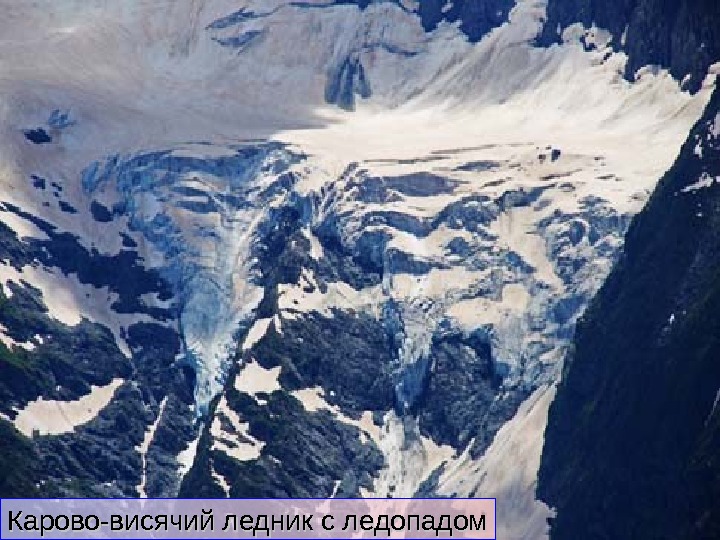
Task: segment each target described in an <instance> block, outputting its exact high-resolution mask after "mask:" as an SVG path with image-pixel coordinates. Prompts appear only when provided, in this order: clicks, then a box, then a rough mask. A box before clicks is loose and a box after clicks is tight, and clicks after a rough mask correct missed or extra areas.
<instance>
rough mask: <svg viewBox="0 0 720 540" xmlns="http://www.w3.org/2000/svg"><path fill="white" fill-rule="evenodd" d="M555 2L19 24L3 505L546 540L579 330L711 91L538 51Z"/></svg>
mask: <svg viewBox="0 0 720 540" xmlns="http://www.w3.org/2000/svg"><path fill="white" fill-rule="evenodd" d="M552 1H553V2H556V1H563V0H552ZM553 5H554V4H553V3H551V4H550V6H548V7H547V9H546V5H545V3H544V2H537V1H534V0H520V1H518V2H506V1H504V0H490V1H483V2H480V1H456V2H452V3H445V2H442V3H440V2H433V1H431V2H423V3H422V4H420V5H418V4H417V3H415V2H408V1H378V2H367V1H362V2H350V1H347V2H346V1H340V2H324V1H319V0H314V1H308V2H290V1H286V0H272V1H268V0H257V1H255V0H203V1H198V2H175V3H169V4H168V3H158V2H156V1H155V0H134V1H133V2H127V3H126V2H122V3H77V2H69V3H62V2H60V3H54V2H53V3H45V4H32V3H17V2H16V3H12V5H11V6H9V7H8V9H7V17H5V18H4V19H3V21H1V22H0V25H2V26H0V29H1V30H2V34H3V36H4V38H5V42H4V47H3V50H2V51H0V69H1V70H2V73H3V77H2V78H0V96H1V99H2V101H1V103H0V105H1V106H0V115H1V119H2V122H0V167H1V169H0V173H1V174H0V202H2V207H0V221H2V223H3V224H4V227H2V228H0V248H2V251H0V259H1V261H2V264H1V265H0V284H1V285H2V292H3V294H4V297H3V298H4V299H3V301H2V302H1V303H0V308H1V310H0V323H2V325H3V326H2V327H0V338H1V339H2V342H3V343H4V344H5V345H6V348H7V351H5V350H3V351H2V352H3V354H2V355H1V356H0V360H2V362H3V363H2V364H0V366H2V369H3V372H4V373H9V374H11V375H12V376H8V377H5V378H2V379H0V415H2V416H1V417H0V422H2V423H3V434H2V436H3V437H4V438H5V439H6V440H8V441H9V443H8V444H9V445H11V447H12V448H16V449H17V451H16V452H15V454H14V455H18V454H20V453H22V454H23V455H26V456H27V458H26V461H24V462H23V463H19V465H22V466H23V467H25V469H26V470H28V471H29V472H28V475H27V478H16V479H14V480H12V482H11V484H12V485H8V486H7V487H6V488H4V489H7V490H8V492H10V493H16V494H33V495H34V494H37V493H40V494H43V495H54V494H60V495H63V496H67V495H75V496H87V495H92V496H110V495H112V496H128V497H131V496H141V497H144V496H149V497H163V496H176V495H178V494H181V495H188V496H200V495H206V496H228V495H230V496H250V495H252V496H314V497H318V496H370V495H372V496H390V495H392V496H412V495H415V494H422V495H426V496H435V495H447V496H477V495H497V496H498V497H501V498H503V499H504V500H507V501H509V503H508V504H505V505H500V508H499V518H500V523H501V533H502V534H504V535H505V536H507V537H511V538H538V537H544V536H545V535H546V533H547V523H546V518H547V517H548V516H550V515H551V511H550V509H549V508H548V507H547V506H546V505H545V504H544V503H542V502H541V501H538V500H537V499H536V497H535V487H536V482H537V470H538V466H539V461H540V452H541V448H542V440H543V431H544V428H545V422H546V415H547V410H548V406H549V404H550V402H551V401H552V399H553V396H554V392H555V386H554V385H555V383H556V382H557V380H558V378H559V375H560V371H561V367H562V361H563V358H564V356H565V352H566V350H567V348H568V347H569V346H570V344H571V339H572V336H573V332H574V328H575V322H576V321H577V319H578V317H579V316H580V315H581V314H582V313H583V311H584V309H585V307H586V305H587V304H588V302H589V301H590V299H591V298H592V297H593V296H594V294H595V293H596V291H597V290H598V288H599V287H600V285H601V284H602V282H603V280H604V278H605V277H606V276H607V274H608V272H609V271H610V269H611V268H612V266H613V264H614V262H615V261H616V259H617V257H618V255H619V254H620V252H621V248H622V243H623V237H624V234H625V232H626V229H627V227H628V225H629V223H630V221H631V219H632V217H633V216H634V215H635V214H636V213H637V212H638V211H639V210H640V209H641V208H642V206H643V205H644V204H645V202H646V201H647V198H648V196H649V194H650V193H651V192H652V191H653V189H654V188H655V185H656V182H657V180H658V179H659V178H660V177H661V176H662V174H663V173H664V172H665V171H666V170H667V169H668V168H669V167H670V166H671V165H672V160H673V159H674V157H675V155H676V154H677V152H678V149H679V148H680V146H681V145H682V142H683V141H684V140H685V138H686V135H687V132H688V131H689V130H690V129H691V127H692V125H693V124H694V123H695V122H696V121H697V119H698V118H699V117H700V115H701V114H702V111H703V110H704V108H705V106H706V104H707V101H708V99H709V96H710V94H711V92H712V90H713V87H714V84H715V75H716V71H717V69H716V68H717V66H711V65H706V64H702V63H701V64H698V65H697V66H695V67H694V68H693V69H696V70H697V72H698V73H700V72H702V74H703V77H702V80H701V81H700V84H699V85H697V87H696V88H694V90H697V91H695V92H694V93H690V92H687V91H685V90H683V88H681V84H680V82H679V81H678V80H677V79H676V78H673V76H672V75H671V74H670V73H669V72H667V71H665V70H664V69H661V68H652V69H646V70H643V71H641V72H640V73H639V76H638V77H637V78H632V80H631V81H630V80H627V79H626V78H624V75H625V74H626V72H627V65H628V56H627V54H626V51H624V50H623V49H622V48H618V47H616V46H615V43H616V42H617V41H618V40H619V39H620V37H619V36H613V35H611V34H608V33H603V32H600V33H598V32H595V31H594V30H593V29H592V28H584V27H580V26H578V25H573V24H572V23H571V22H570V20H572V17H571V18H570V19H569V20H568V24H569V27H568V28H566V30H567V31H566V32H562V34H563V36H562V39H560V42H559V43H556V44H554V45H552V46H549V47H540V46H537V39H538V35H539V34H540V33H541V32H542V30H543V26H544V21H545V20H546V19H547V17H548V16H549V15H552V13H554V12H553V9H555V8H554V7H553ZM578 17H580V15H578ZM561 30H562V28H561ZM611 38H612V39H611ZM588 40H592V41H593V44H594V46H593V47H590V46H588ZM301 44H302V46H300V45H301ZM632 54H633V56H632V62H640V64H641V65H644V64H645V63H647V62H648V61H651V60H652V59H648V58H646V57H643V56H642V54H640V53H637V54H636V53H635V52H633V53H632ZM25 449H32V451H33V452H35V453H34V454H33V453H32V452H30V451H27V452H26V451H25ZM19 468H22V467H19ZM21 480H22V481H21Z"/></svg>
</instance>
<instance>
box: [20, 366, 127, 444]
mask: <svg viewBox="0 0 720 540" xmlns="http://www.w3.org/2000/svg"><path fill="white" fill-rule="evenodd" d="M124 382H125V381H124V380H123V379H113V380H112V381H111V382H110V384H108V385H106V386H91V390H90V393H89V394H87V395H85V396H83V397H81V398H79V399H77V400H74V401H59V400H45V399H43V398H42V397H39V398H38V399H36V400H35V401H31V402H30V403H28V404H27V405H26V406H25V407H24V408H23V409H21V410H19V411H18V414H17V416H16V417H15V420H14V421H13V423H14V424H15V427H16V428H17V429H18V431H20V432H21V433H22V434H24V435H25V436H27V437H33V436H35V435H36V434H37V435H61V434H63V433H72V432H73V431H74V430H75V428H77V427H79V426H82V425H84V424H87V423H88V422H90V421H91V420H92V419H93V418H95V417H96V416H97V415H98V414H99V413H100V411H101V410H102V409H104V408H105V407H106V406H107V405H108V404H109V403H110V401H111V400H112V398H113V396H114V395H115V392H116V391H117V389H118V388H120V386H122V384H123V383H124Z"/></svg>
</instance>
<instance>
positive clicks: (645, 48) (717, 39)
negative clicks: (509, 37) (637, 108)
mask: <svg viewBox="0 0 720 540" xmlns="http://www.w3.org/2000/svg"><path fill="white" fill-rule="evenodd" d="M576 22H581V23H583V25H585V26H586V27H589V26H591V25H592V24H593V23H594V24H595V25H596V26H598V27H600V28H605V29H607V30H609V31H610V32H611V33H612V35H613V42H612V46H613V47H614V48H615V49H616V50H622V51H625V52H626V53H627V54H628V57H629V59H628V63H627V67H626V72H625V76H626V77H627V78H628V79H632V78H633V76H634V74H635V72H636V71H637V70H638V69H639V68H641V67H643V66H646V65H659V66H662V67H666V68H668V69H669V70H670V73H672V75H673V76H674V77H675V78H676V79H678V80H682V79H683V78H684V77H685V76H686V75H690V79H689V80H688V82H687V86H686V87H687V88H688V89H689V90H690V91H693V92H695V91H697V90H698V89H699V88H700V84H701V83H702V80H703V78H704V77H705V73H706V72H707V69H708V67H709V66H710V65H711V64H713V63H714V62H717V60H718V58H720V30H718V29H719V28H720V4H719V3H718V2H716V1H715V0H680V1H677V2H668V1H664V0H550V1H549V2H548V8H547V21H546V23H545V27H544V29H543V32H542V35H541V36H540V37H539V43H540V44H543V45H550V44H551V43H556V42H558V41H559V40H560V35H561V33H562V30H563V29H565V28H566V27H567V26H569V25H571V24H573V23H576ZM623 34H625V42H624V43H623V42H622V38H621V36H623Z"/></svg>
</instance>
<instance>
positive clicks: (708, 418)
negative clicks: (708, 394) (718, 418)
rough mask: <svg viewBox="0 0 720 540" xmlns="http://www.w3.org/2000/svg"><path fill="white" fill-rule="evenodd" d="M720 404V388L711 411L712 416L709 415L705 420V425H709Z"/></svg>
mask: <svg viewBox="0 0 720 540" xmlns="http://www.w3.org/2000/svg"><path fill="white" fill-rule="evenodd" d="M719 403H720V388H718V391H717V394H715V401H713V406H712V409H710V414H708V417H707V418H706V419H705V425H706V426H707V425H708V422H710V418H712V415H713V414H715V410H716V409H717V406H718V404H719Z"/></svg>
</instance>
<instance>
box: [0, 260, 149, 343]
mask: <svg viewBox="0 0 720 540" xmlns="http://www.w3.org/2000/svg"><path fill="white" fill-rule="evenodd" d="M9 281H14V282H15V283H18V284H19V283H21V282H22V281H25V282H27V283H29V284H30V285H32V286H33V287H36V288H38V289H39V290H40V292H41V293H42V299H43V302H44V303H45V306H46V307H47V308H48V315H49V316H50V317H52V318H53V319H56V320H57V321H59V322H61V323H63V324H65V325H67V326H75V325H77V324H78V323H80V321H81V320H82V319H83V318H87V319H88V320H90V321H92V322H95V323H99V324H102V325H104V326H106V327H107V328H109V329H110V331H111V332H112V333H113V336H114V337H115V342H116V343H117V345H118V347H119V348H120V350H121V351H122V352H123V353H124V354H125V355H126V356H128V357H129V356H130V349H129V348H128V346H127V343H126V342H125V340H124V339H123V337H122V329H123V328H128V327H129V326H131V325H132V324H134V323H136V322H146V321H153V322H157V321H155V320H154V319H152V318H151V317H149V316H148V315H144V314H132V313H117V312H116V311H115V310H113V309H112V307H111V306H112V304H113V303H114V302H115V301H116V300H117V294H116V293H114V292H109V290H108V288H107V287H93V286H92V285H86V284H83V283H80V282H79V281H78V279H77V276H76V275H75V274H70V275H65V274H63V273H62V272H59V271H57V270H56V269H50V268H44V267H41V266H30V265H27V266H24V267H23V268H22V269H21V270H20V271H18V270H17V269H15V268H14V267H12V266H10V265H9V264H5V263H1V262H0V284H2V286H3V289H4V290H5V291H8V287H7V283H8V282H9Z"/></svg>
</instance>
